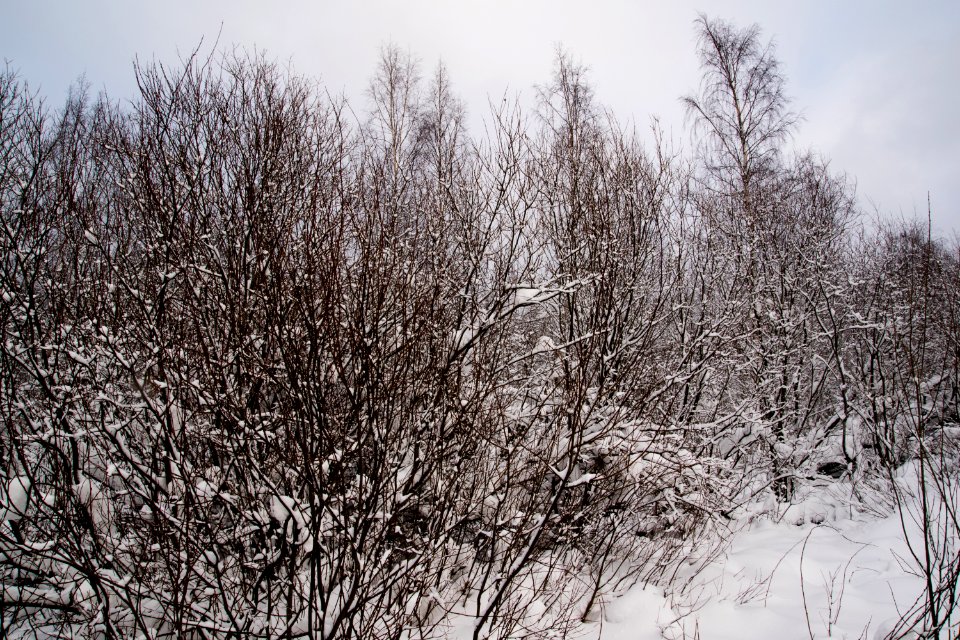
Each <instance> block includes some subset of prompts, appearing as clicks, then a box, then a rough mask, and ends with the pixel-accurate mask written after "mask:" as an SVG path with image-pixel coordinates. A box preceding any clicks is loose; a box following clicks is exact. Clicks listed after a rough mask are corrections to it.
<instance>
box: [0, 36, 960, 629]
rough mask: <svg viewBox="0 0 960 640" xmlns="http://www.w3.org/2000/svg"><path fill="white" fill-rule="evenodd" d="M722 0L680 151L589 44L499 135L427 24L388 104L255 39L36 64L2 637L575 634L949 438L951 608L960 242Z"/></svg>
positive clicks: (929, 459) (13, 247)
mask: <svg viewBox="0 0 960 640" xmlns="http://www.w3.org/2000/svg"><path fill="white" fill-rule="evenodd" d="M699 28H700V35H701V42H700V45H701V50H700V54H701V58H702V61H703V73H704V75H703V82H702V84H701V87H700V91H699V93H698V94H697V95H694V96H690V97H688V98H685V101H686V103H687V105H688V107H689V109H690V114H691V117H692V120H693V122H694V123H695V124H696V126H697V127H698V129H697V130H698V132H699V134H698V137H697V140H698V144H697V146H696V147H695V149H694V150H693V151H692V152H691V153H690V154H687V155H681V154H678V153H671V152H670V151H669V150H668V148H667V147H665V146H663V145H659V146H655V147H654V148H653V149H649V148H647V149H645V148H644V147H643V145H642V144H641V143H640V141H639V137H638V135H637V134H636V133H635V132H634V131H632V130H629V129H625V128H623V127H622V126H621V125H620V124H618V123H617V122H616V121H615V120H614V119H613V118H612V117H611V116H610V115H609V114H608V113H607V112H606V111H605V110H604V109H603V108H602V107H601V106H600V105H598V104H597V103H596V101H595V100H594V97H593V95H592V92H591V90H590V87H589V85H588V84H587V82H586V78H585V73H584V70H583V69H582V68H580V67H579V66H577V65H576V64H574V63H572V62H571V61H570V59H568V58H567V57H565V56H562V55H561V56H559V57H558V60H557V68H556V72H555V75H554V77H553V79H552V81H551V82H550V83H549V84H548V85H546V86H545V87H543V88H542V89H541V91H540V94H539V98H540V99H539V102H538V106H537V108H536V110H535V112H533V113H524V112H522V110H521V109H520V108H519V107H518V106H516V105H513V104H509V103H504V104H503V105H502V106H501V107H499V109H498V110H496V111H495V112H493V113H492V114H491V115H490V117H489V118H488V120H487V122H488V127H487V130H486V135H485V136H484V137H481V138H477V137H470V136H469V135H468V134H467V132H466V131H465V128H464V110H463V107H462V106H461V105H460V103H459V102H458V101H457V99H456V98H455V97H454V94H453V92H452V89H451V83H450V80H449V78H448V77H447V74H446V72H445V71H444V70H442V69H440V70H438V71H437V72H436V73H435V74H434V75H433V76H432V77H430V78H427V79H421V78H420V77H419V76H418V68H417V66H416V64H414V63H413V62H412V61H411V59H410V58H409V57H408V56H406V55H404V54H402V53H400V52H399V51H397V50H394V49H388V50H386V51H385V52H384V54H383V56H382V60H381V63H380V67H379V68H378V69H377V71H376V74H375V76H374V79H373V81H372V82H371V85H370V90H369V94H368V100H367V103H366V109H365V110H363V109H357V108H351V107H350V105H348V104H347V103H346V102H345V101H342V100H337V99H333V98H330V97H329V96H328V95H327V94H326V93H324V91H323V90H322V88H320V87H318V86H315V85H313V84H311V83H310V82H308V81H305V80H303V79H301V78H298V77H295V76H291V75H290V74H289V73H287V72H284V71H282V70H280V69H278V68H277V67H275V66H274V65H273V64H271V63H269V62H268V61H265V60H264V59H262V58H251V57H245V56H242V55H241V56H236V55H232V56H231V55H228V56H224V57H222V58H217V59H212V60H199V59H197V58H191V59H189V60H187V61H185V62H184V63H183V65H182V66H180V67H178V68H165V67H162V66H149V67H141V68H138V69H137V79H138V83H139V89H140V92H139V96H138V98H137V99H136V100H134V101H133V102H132V103H130V104H128V105H125V106H119V105H116V104H113V103H111V102H110V101H109V100H108V99H106V98H98V99H91V98H90V97H89V96H88V95H87V93H86V92H85V91H84V90H83V89H82V88H80V89H78V90H77V91H76V92H75V93H74V94H73V95H71V97H70V99H69V100H68V101H67V104H66V105H65V106H64V107H63V108H62V109H60V110H59V111H56V112H52V111H50V110H48V109H45V108H44V106H43V104H42V102H41V101H40V100H38V99H37V98H36V96H34V95H33V94H31V93H30V92H29V90H28V89H27V86H26V84H25V82H23V81H22V80H21V79H20V78H18V77H17V76H16V75H15V74H13V73H11V72H7V73H5V74H4V75H2V77H0V199H2V200H0V214H2V224H0V243H2V247H3V251H2V255H3V260H2V263H0V295H2V304H0V323H2V331H3V342H2V345H0V346H2V348H0V407H2V408H0V416H2V420H3V423H2V427H0V450H2V455H0V460H3V463H2V468H0V480H2V482H0V485H2V489H0V491H2V495H0V497H2V499H3V500H2V507H3V511H2V523H0V582H2V585H3V594H2V611H3V614H2V624H3V631H2V632H0V635H3V634H7V633H13V632H14V631H16V632H17V633H26V634H27V635H29V636H30V637H33V636H36V637H52V636H58V637H68V636H77V637H93V636H94V635H96V636H98V637H99V636H100V635H103V636H104V637H140V636H143V637H171V638H172V637H177V638H212V637H228V638H229V637H234V638H241V637H243V638H246V637H278V638H296V637H311V638H333V637H337V638H340V637H343V638H348V637H349V638H354V637H356V638H410V637H421V636H422V637H434V636H443V635H444V634H448V633H452V632H454V631H455V630H456V629H457V628H460V631H459V632H458V633H463V629H467V628H468V629H470V633H472V634H473V637H475V638H480V637H524V636H526V635H531V636H536V635H541V634H547V633H548V632H549V633H554V634H561V635H562V634H563V630H564V629H565V628H566V625H569V624H570V623H571V622H573V621H575V620H577V619H589V618H590V617H591V616H593V615H595V611H596V609H597V608H598V607H599V606H600V605H601V604H602V603H603V601H604V599H605V598H609V597H610V596H611V595H612V594H614V593H615V592H616V590H617V589H618V588H619V587H620V586H621V585H624V584H629V582H630V581H632V580H635V579H637V578H642V579H645V580H649V581H654V582H661V583H663V584H669V583H670V579H671V575H672V572H673V571H674V570H675V568H676V563H677V561H678V560H681V559H687V560H690V561H691V562H695V561H696V560H697V559H702V558H705V557H708V556H709V554H710V553H711V552H712V551H713V549H714V548H715V544H719V543H720V542H721V541H722V539H723V532H724V531H726V530H727V528H728V527H729V526H731V524H732V523H733V522H735V521H736V520H737V518H739V517H740V516H741V515H742V513H743V511H742V508H741V507H742V506H743V505H746V504H752V503H755V502H757V501H761V502H762V500H763V499H764V497H765V496H768V495H769V496H771V497H772V499H774V500H776V501H780V502H789V501H790V500H791V499H792V498H793V497H794V496H795V495H796V493H797V492H798V491H799V490H800V489H801V488H802V486H803V484H804V483H805V482H808V481H809V480H810V479H811V478H813V477H814V476H818V474H819V475H820V476H823V475H824V474H829V475H833V476H836V477H838V478H841V480H840V481H842V482H846V483H848V484H849V486H850V487H851V488H852V491H853V494H854V495H855V496H859V495H862V494H863V493H864V492H867V491H870V492H871V493H870V495H871V496H876V495H878V494H877V492H876V487H878V486H883V487H886V488H885V489H883V492H886V493H887V495H889V496H891V500H892V501H893V500H894V499H896V498H897V497H898V496H899V494H898V493H897V491H896V490H895V489H896V487H897V485H896V482H895V481H894V480H895V478H894V475H895V473H896V470H897V468H898V467H899V465H900V464H902V463H903V462H904V461H906V460H908V459H917V458H918V459H919V460H920V462H921V463H922V464H921V468H922V469H924V470H925V471H923V473H925V474H927V475H925V476H924V480H926V481H927V482H925V483H922V486H924V487H927V488H928V490H929V491H930V496H929V500H928V499H927V496H925V497H924V503H923V504H924V505H928V504H929V505H930V507H929V509H928V510H926V511H927V512H926V513H924V514H923V515H922V517H923V518H924V519H925V520H924V522H925V523H926V525H927V526H926V527H925V529H924V530H925V531H927V532H929V535H928V540H926V543H925V546H923V547H922V548H918V549H917V555H916V558H915V559H916V560H917V562H918V563H919V564H920V565H921V569H922V570H923V571H925V572H926V574H925V575H927V576H928V589H927V593H926V596H925V599H924V601H923V602H921V603H920V605H919V606H918V608H917V609H916V610H915V611H912V612H911V615H912V616H915V617H919V618H922V619H923V620H925V624H926V628H927V629H928V630H935V629H936V628H937V627H938V626H940V625H942V624H943V621H944V619H945V616H946V615H947V614H948V613H949V612H950V611H951V610H952V609H953V607H954V600H953V598H954V597H955V594H956V590H955V587H956V581H957V575H956V573H957V570H958V569H957V567H958V566H960V564H958V563H957V562H956V548H955V547H954V546H953V543H952V542H951V540H952V539H955V537H956V535H955V533H956V531H957V520H956V511H955V507H956V504H957V501H956V496H957V493H956V485H955V484H954V483H955V479H954V478H955V476H954V475H952V470H955V469H956V452H955V450H954V449H951V446H952V445H951V442H952V440H951V439H950V437H949V436H950V435H951V434H953V433H954V432H953V431H951V429H955V427H951V426H949V425H952V424H953V423H954V422H955V421H956V420H957V419H958V416H957V398H958V393H960V386H958V385H960V377H958V375H957V374H958V366H960V302H958V300H960V297H958V294H960V261H958V252H957V248H956V247H955V246H952V245H947V244H944V243H942V242H939V241H937V240H934V239H933V238H931V236H930V233H929V229H928V228H926V227H924V226H923V225H917V224H913V223H902V224H881V225H880V228H879V230H870V231H865V230H864V229H865V226H864V225H863V224H862V219H861V217H860V216H859V214H858V213H857V211H856V207H855V204H854V197H853V193H852V190H851V188H850V186H849V185H848V183H847V182H846V181H845V180H844V179H843V178H842V177H838V176H836V175H834V174H832V173H831V172H830V171H829V170H828V169H827V166H826V163H825V162H824V161H822V160H820V159H819V158H817V157H816V156H815V155H810V154H808V155H799V156H793V155H790V154H789V153H787V151H786V150H785V147H784V143H785V141H786V139H787V137H788V135H789V133H790V131H791V128H792V127H793V126H794V125H795V118H794V116H793V115H792V114H791V113H790V112H789V111H788V104H787V103H786V100H785V99H784V97H783V95H784V94H783V78H782V75H781V74H780V72H779V70H778V66H777V63H776V60H775V58H774V57H773V54H772V51H771V50H770V49H769V48H764V47H763V46H762V44H761V42H760V41H759V36H758V32H757V31H756V30H755V29H752V30H746V31H739V30H737V29H735V28H733V27H730V26H729V25H726V24H723V23H711V22H709V21H707V20H702V21H701V22H700V24H699ZM883 483H887V484H883ZM774 511H775V508H774ZM951 532H952V533H951ZM951 536H953V537H952V538H951Z"/></svg>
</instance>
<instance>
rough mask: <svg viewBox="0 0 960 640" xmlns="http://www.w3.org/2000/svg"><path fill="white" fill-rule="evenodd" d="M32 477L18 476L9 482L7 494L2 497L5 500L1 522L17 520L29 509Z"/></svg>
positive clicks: (0, 513) (0, 516)
mask: <svg viewBox="0 0 960 640" xmlns="http://www.w3.org/2000/svg"><path fill="white" fill-rule="evenodd" d="M30 487H31V482H30V478H28V477H26V476H16V477H14V478H11V479H10V482H8V483H7V491H6V495H4V496H2V497H0V499H2V500H3V502H2V505H3V508H2V509H0V522H6V521H10V522H16V521H17V520H19V519H20V518H22V517H23V516H24V515H26V511H27V502H28V499H29V497H30Z"/></svg>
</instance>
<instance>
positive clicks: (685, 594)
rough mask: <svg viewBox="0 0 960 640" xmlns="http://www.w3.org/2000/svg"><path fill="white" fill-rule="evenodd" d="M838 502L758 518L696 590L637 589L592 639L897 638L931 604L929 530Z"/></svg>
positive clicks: (608, 612)
mask: <svg viewBox="0 0 960 640" xmlns="http://www.w3.org/2000/svg"><path fill="white" fill-rule="evenodd" d="M830 502H831V500H829V499H827V498H826V497H825V496H824V495H822V494H821V495H816V496H814V497H812V498H808V499H807V500H805V501H804V502H802V503H801V504H800V505H794V506H793V507H790V508H789V509H786V510H781V511H780V514H779V515H776V514H770V513H765V514H762V515H759V516H756V517H755V518H753V520H752V522H750V523H749V524H747V525H746V526H744V527H743V528H742V529H741V530H740V531H739V532H737V533H736V534H735V535H734V536H733V538H732V539H731V541H730V545H729V547H728V548H727V550H726V552H725V553H724V554H723V555H722V556H720V557H718V558H717V559H715V560H714V561H713V562H711V563H709V564H708V565H707V566H706V567H705V568H704V569H703V570H702V571H701V572H699V573H696V574H694V573H693V571H692V569H691V576H688V578H689V582H688V584H687V586H686V588H683V589H682V590H681V587H682V584H678V583H682V582H684V580H682V579H681V580H678V581H676V582H675V583H674V586H673V587H672V589H673V591H672V592H670V593H667V592H664V590H662V589H660V588H658V587H655V586H652V585H647V584H642V583H641V584H637V585H635V586H633V587H632V588H631V589H629V590H628V591H627V592H626V593H625V594H623V595H621V596H620V597H617V598H614V599H612V600H610V601H608V602H607V604H606V606H605V607H604V609H603V613H602V615H601V616H600V620H598V621H597V622H595V623H590V624H587V625H584V628H583V631H584V634H583V637H587V638H591V639H597V640H660V639H666V640H679V639H683V638H690V639H693V638H700V639H701V640H768V639H770V638H776V639H777V640H790V639H793V638H806V639H809V638H852V639H856V638H864V639H866V640H881V639H883V638H885V637H887V634H888V633H890V631H891V630H892V629H893V628H894V627H895V626H896V623H897V621H898V620H899V618H900V616H901V614H903V613H905V612H906V611H908V610H909V609H910V608H911V607H912V606H913V605H914V603H915V602H916V600H917V598H919V597H922V593H923V581H922V579H921V578H920V577H919V576H918V575H917V573H916V567H915V564H914V561H913V560H912V557H911V554H910V550H909V548H908V546H907V544H906V539H905V537H904V531H906V532H907V535H909V536H910V537H911V539H913V540H915V541H917V542H918V543H919V540H920V539H921V538H919V529H918V527H917V525H916V524H915V523H914V522H912V521H911V519H910V518H909V517H908V518H907V519H906V524H905V525H904V524H902V523H901V519H900V517H899V515H898V513H896V512H894V513H891V514H889V515H887V516H886V517H877V516H876V515H873V516H870V515H867V514H864V513H861V512H859V511H856V510H854V509H849V508H848V509H844V508H842V507H840V506H839V505H836V504H834V505H830ZM804 503H808V504H804ZM824 505H827V506H833V507H834V508H833V509H829V508H824ZM798 514H800V515H799V516H798ZM782 516H786V517H782ZM804 516H806V517H804ZM811 516H813V517H811ZM798 522H799V523H800V524H798ZM681 574H682V572H681ZM678 577H682V576H678ZM958 634H960V621H957V620H954V621H953V624H952V625H951V627H950V629H949V630H944V631H943V632H942V633H941V635H940V637H941V638H951V639H952V638H956V637H960V635H958ZM902 637H915V636H913V635H907V636H902Z"/></svg>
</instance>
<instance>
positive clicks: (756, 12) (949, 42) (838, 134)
mask: <svg viewBox="0 0 960 640" xmlns="http://www.w3.org/2000/svg"><path fill="white" fill-rule="evenodd" d="M5 5H6V6H5V8H4V11H3V20H2V21H0V57H2V58H4V59H5V60H6V61H7V62H8V63H9V64H10V65H11V66H12V67H13V68H14V69H17V70H19V71H20V73H21V74H22V75H23V77H25V78H26V79H27V80H28V81H29V82H30V83H31V86H32V87H33V88H34V89H36V90H38V91H39V92H40V94H41V95H43V96H46V97H47V98H48V99H49V101H50V102H49V104H50V105H51V106H55V105H58V104H59V103H60V102H61V101H62V100H63V98H64V97H65V96H66V93H67V91H68V88H69V86H70V85H71V83H73V82H75V81H76V80H77V78H78V77H79V76H80V75H81V74H83V75H85V77H86V79H87V81H88V82H89V84H90V86H91V88H92V89H93V90H95V91H96V90H100V89H105V90H106V91H107V92H108V93H109V94H110V95H111V96H112V97H115V98H124V97H129V96H132V95H133V92H134V89H135V82H134V77H133V69H132V67H133V60H134V58H135V57H136V58H139V59H140V60H141V61H150V60H154V59H155V60H158V61H161V62H165V63H173V62H176V60H177V59H178V57H181V56H185V55H187V54H189V52H190V51H192V50H193V49H195V48H196V47H197V46H198V44H199V43H200V42H201V41H202V42H203V45H202V47H212V46H213V45H214V43H215V42H217V41H219V47H221V48H225V47H231V46H234V45H237V46H240V47H244V48H248V49H252V48H254V47H256V48H257V49H258V50H262V51H265V52H266V53H267V55H268V56H270V57H272V58H276V59H278V60H281V61H289V62H290V63H291V66H292V67H293V69H294V70H295V71H296V72H298V73H301V74H305V75H308V76H312V77H316V78H319V79H320V80H321V81H322V82H323V83H324V84H325V85H326V86H327V87H328V88H329V89H330V90H331V91H333V92H340V91H344V92H345V93H346V94H347V95H348V96H349V97H350V98H352V99H360V98H362V96H363V92H364V89H365V87H366V83H367V80H368V78H369V77H370V75H371V74H372V73H373V70H374V68H375V65H376V60H377V56H378V54H379V49H380V47H381V46H382V45H384V44H386V43H394V44H396V45H398V46H400V47H402V48H406V49H409V50H410V51H411V52H412V53H414V54H415V55H416V56H418V57H419V58H420V59H421V61H422V63H423V65H424V67H425V71H428V70H429V69H430V68H431V67H433V66H434V65H435V64H437V62H438V61H440V60H442V61H443V63H444V64H445V65H446V66H447V68H448V70H449V72H450V77H451V79H452V81H453V83H454V90H455V91H456V92H457V93H459V94H460V95H461V96H462V97H463V99H464V102H465V104H466V105H467V108H468V116H469V123H470V125H471V127H472V128H473V129H474V130H476V129H477V128H478V127H480V126H482V118H483V116H484V114H485V112H486V110H487V103H488V100H490V99H493V100H498V99H499V98H500V97H501V96H502V95H503V94H504V92H508V93H509V94H511V95H513V94H515V93H520V94H522V95H523V96H525V97H527V98H528V99H531V100H532V98H533V96H534V93H535V92H534V90H533V87H534V85H535V84H538V83H542V82H545V81H546V80H548V79H549V77H550V72H551V68H552V62H553V56H554V52H555V50H556V45H558V44H562V45H563V46H564V47H565V48H566V50H567V51H569V52H570V53H571V54H572V55H573V56H575V57H576V58H578V59H580V60H582V62H583V63H584V64H585V65H587V67H588V68H589V70H590V80H591V82H592V83H593V84H594V86H595V88H596V93H597V96H598V98H599V99H600V100H601V101H602V102H603V103H605V104H607V105H609V106H610V107H611V108H612V109H613V110H614V112H615V114H616V115H617V116H618V117H619V118H621V119H623V120H633V121H634V122H636V124H637V125H638V126H640V127H646V126H647V124H648V122H649V118H650V117H652V116H658V117H659V118H660V122H661V125H662V126H663V128H664V129H665V130H666V132H667V134H668V135H669V136H672V137H673V139H674V140H675V142H676V143H677V144H687V143H688V142H689V140H688V139H687V137H686V135H685V134H684V132H683V130H682V127H683V109H682V105H681V104H680V101H679V98H680V96H682V95H685V94H687V93H689V92H690V91H691V90H692V89H694V88H695V87H696V83H697V79H698V77H699V71H698V69H697V58H696V49H695V33H694V27H693V21H694V19H695V18H696V16H697V14H698V12H700V11H706V12H707V13H708V14H709V15H711V16H716V17H719V18H723V19H726V20H729V21H732V22H734V23H736V24H739V25H742V26H746V25H749V24H752V23H757V24H758V25H759V26H760V28H761V29H762V32H763V36H764V38H772V39H773V40H774V42H775V43H776V46H777V56H778V57H779V59H780V61H781V63H782V68H783V69H784V71H785V73H786V75H787V92H788V94H789V96H790V97H791V98H792V100H793V107H794V108H795V109H796V110H797V111H799V112H800V113H801V114H802V115H803V117H804V120H803V122H802V123H801V126H800V128H799V132H798V134H797V136H796V138H795V143H796V144H797V146H799V147H801V148H812V149H814V150H816V151H819V152H820V153H822V154H823V155H824V156H825V157H827V158H829V159H830V160H831V163H832V167H833V168H834V170H835V171H844V172H846V173H848V174H849V175H850V176H851V177H852V178H855V179H856V181H857V184H858V193H859V195H860V198H861V203H862V204H863V206H864V207H865V208H866V209H868V210H871V211H872V210H874V209H876V211H877V212H878V213H880V214H883V215H888V216H889V215H901V214H902V215H905V216H908V217H909V216H913V215H914V214H916V215H918V216H921V217H924V218H925V217H926V206H927V204H926V203H927V192H928V191H929V192H930V194H931V199H932V204H933V220H934V225H935V227H936V228H937V230H938V231H939V232H940V233H941V234H952V233H954V232H960V179H958V175H960V161H958V160H957V159H958V158H960V119H958V118H957V116H956V113H958V112H960V83H958V82H957V80H958V78H960V3H956V2H952V1H931V2H924V3H912V4H911V3H898V2H892V1H883V2H869V1H863V0H857V1H854V2H844V3H834V2H807V3H790V4H783V3H769V2H764V1H759V0H757V1H754V0H742V1H720V2H710V3H703V2H700V3H694V2H689V1H686V0H684V1H683V2H673V3H662V2H661V3H642V2H612V1H601V2H596V3H591V4H590V5H589V6H588V5H585V4H583V3H576V2H550V1H544V0H536V1H532V2H507V1H503V0H496V1H493V2H442V1H440V0H431V1H427V0H414V1H410V2H388V1H386V0H381V1H376V2H285V3H277V4H271V5H269V6H267V5H264V4H262V3H257V2H250V1H240V2H232V1H231V2H227V1H221V0H217V1H211V2H203V3H194V2H185V1H183V0H174V1H171V2H164V3H126V2H109V1H106V0H94V1H91V2H6V3H5ZM218 39H219V40H218Z"/></svg>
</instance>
